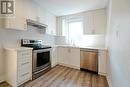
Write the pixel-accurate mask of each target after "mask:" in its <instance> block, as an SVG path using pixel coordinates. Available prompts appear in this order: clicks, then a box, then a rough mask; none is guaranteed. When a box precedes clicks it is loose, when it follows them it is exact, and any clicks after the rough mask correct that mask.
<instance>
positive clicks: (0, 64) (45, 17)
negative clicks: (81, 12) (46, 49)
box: [0, 0, 56, 82]
mask: <svg viewBox="0 0 130 87" xmlns="http://www.w3.org/2000/svg"><path fill="white" fill-rule="evenodd" d="M29 3H30V4H34V5H35V6H36V7H37V8H38V9H39V10H40V12H41V13H42V14H41V19H40V21H42V22H43V23H45V24H47V25H48V28H47V33H50V34H51V33H52V34H54V33H55V32H52V30H56V17H55V15H53V14H51V13H49V12H47V11H46V10H44V9H42V8H40V7H39V6H38V5H37V4H36V3H35V2H32V0H30V2H29ZM51 19H52V20H51ZM22 38H24V39H41V40H43V44H47V45H54V44H55V37H54V36H52V35H48V34H43V33H42V32H41V30H39V29H37V28H34V27H31V26H28V29H27V31H19V30H12V29H8V30H7V29H0V82H1V81H2V80H4V64H5V63H6V61H4V56H3V47H19V46H20V43H19V40H20V39H22Z"/></svg>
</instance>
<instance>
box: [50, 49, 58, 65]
mask: <svg viewBox="0 0 130 87" xmlns="http://www.w3.org/2000/svg"><path fill="white" fill-rule="evenodd" d="M57 51H58V48H57V47H53V48H52V58H51V66H52V67H54V66H56V65H57V62H58V59H57V58H58V56H57Z"/></svg>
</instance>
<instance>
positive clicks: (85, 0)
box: [35, 0, 107, 16]
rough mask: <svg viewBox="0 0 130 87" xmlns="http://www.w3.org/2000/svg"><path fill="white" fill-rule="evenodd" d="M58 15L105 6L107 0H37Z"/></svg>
mask: <svg viewBox="0 0 130 87" xmlns="http://www.w3.org/2000/svg"><path fill="white" fill-rule="evenodd" d="M35 1H36V2H37V3H38V4H40V5H41V6H43V7H44V8H45V9H46V10H48V11H49V12H51V13H53V14H54V15H56V16H63V15H69V14H75V13H79V12H83V11H88V10H95V9H100V8H105V7H106V5H107V0H35Z"/></svg>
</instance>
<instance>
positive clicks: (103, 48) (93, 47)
mask: <svg viewBox="0 0 130 87" xmlns="http://www.w3.org/2000/svg"><path fill="white" fill-rule="evenodd" d="M53 47H70V48H86V49H97V50H107V48H105V47H98V46H72V45H54V46H53Z"/></svg>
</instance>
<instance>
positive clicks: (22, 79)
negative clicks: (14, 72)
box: [18, 72, 31, 85]
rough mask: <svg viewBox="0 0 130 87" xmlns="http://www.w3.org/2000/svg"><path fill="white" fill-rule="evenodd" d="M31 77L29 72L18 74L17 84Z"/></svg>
mask: <svg viewBox="0 0 130 87" xmlns="http://www.w3.org/2000/svg"><path fill="white" fill-rule="evenodd" d="M30 79H31V73H30V72H25V73H22V74H19V75H18V84H19V85H21V84H23V83H25V82H27V81H29V80H30Z"/></svg>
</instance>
